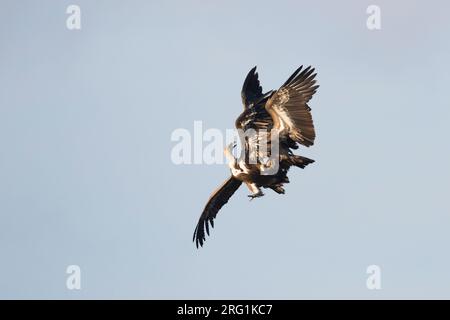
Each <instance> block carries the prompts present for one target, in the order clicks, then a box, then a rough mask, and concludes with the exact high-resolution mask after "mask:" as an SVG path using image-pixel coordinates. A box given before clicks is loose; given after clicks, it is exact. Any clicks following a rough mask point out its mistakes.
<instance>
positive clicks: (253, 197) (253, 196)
mask: <svg viewBox="0 0 450 320" xmlns="http://www.w3.org/2000/svg"><path fill="white" fill-rule="evenodd" d="M263 195H264V193H262V191H259V192H258V193H254V194H249V195H248V197H249V198H250V201H252V200H253V199H255V198H260V197H262V196H263Z"/></svg>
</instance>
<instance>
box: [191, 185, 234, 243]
mask: <svg viewBox="0 0 450 320" xmlns="http://www.w3.org/2000/svg"><path fill="white" fill-rule="evenodd" d="M241 184H242V182H241V181H239V180H237V179H236V178H234V177H230V178H228V180H226V181H225V182H224V183H223V184H222V185H221V186H220V187H219V188H218V189H217V190H216V191H214V193H213V194H212V195H211V197H210V198H209V200H208V203H207V204H206V206H205V208H204V209H203V213H202V215H201V216H200V219H199V220H198V224H197V227H196V228H195V231H194V237H193V239H192V241H195V244H196V246H197V248H198V245H199V244H200V246H203V242H205V240H206V237H205V229H206V233H207V234H208V235H209V223H211V226H212V227H213V228H214V219H215V218H216V215H217V212H219V210H220V208H222V207H223V206H224V205H225V203H227V202H228V200H229V199H230V198H231V196H232V195H233V194H234V193H235V192H236V190H237V189H238V188H239V187H240V185H241Z"/></svg>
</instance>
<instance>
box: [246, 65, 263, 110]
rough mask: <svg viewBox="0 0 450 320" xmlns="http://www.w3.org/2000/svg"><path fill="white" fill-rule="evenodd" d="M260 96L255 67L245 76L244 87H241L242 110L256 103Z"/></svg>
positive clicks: (260, 88) (260, 89)
mask: <svg viewBox="0 0 450 320" xmlns="http://www.w3.org/2000/svg"><path fill="white" fill-rule="evenodd" d="M262 96H263V93H262V87H261V85H260V84H259V80H258V73H257V72H256V66H255V67H254V68H253V69H252V70H250V72H249V73H248V74H247V77H246V78H245V80H244V85H243V86H242V91H241V97H242V104H243V105H244V108H248V107H249V106H251V105H252V104H254V103H255V102H257V101H258V100H259V99H260V98H261V97H262Z"/></svg>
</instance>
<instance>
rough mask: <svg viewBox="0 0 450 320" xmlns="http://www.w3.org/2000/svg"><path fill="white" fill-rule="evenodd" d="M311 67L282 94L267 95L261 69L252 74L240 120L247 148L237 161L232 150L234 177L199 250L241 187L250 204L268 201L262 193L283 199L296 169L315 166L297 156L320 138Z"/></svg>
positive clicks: (208, 209) (214, 200)
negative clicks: (314, 114) (311, 103)
mask: <svg viewBox="0 0 450 320" xmlns="http://www.w3.org/2000/svg"><path fill="white" fill-rule="evenodd" d="M315 77H316V73H314V68H312V67H311V66H309V67H307V68H305V69H304V68H303V66H301V67H300V68H298V69H297V70H296V71H295V72H294V73H293V74H292V75H291V76H290V77H289V79H287V81H286V82H285V83H284V84H283V85H282V86H281V87H280V88H279V89H278V90H271V91H269V92H267V93H263V91H262V87H261V85H260V83H259V79H258V73H257V72H256V67H254V68H253V69H251V70H250V72H249V73H248V75H247V77H246V78H245V81H244V85H243V86H242V92H241V97H242V104H243V105H244V111H243V112H242V113H241V114H240V116H239V117H238V118H237V119H236V123H235V125H236V128H237V130H238V132H239V138H240V142H241V145H242V151H241V156H240V157H239V158H236V157H234V156H233V153H232V152H233V150H234V148H235V147H236V143H233V144H230V145H228V146H227V147H226V148H225V150H224V153H225V156H226V157H227V159H228V166H229V167H230V171H231V176H230V177H229V178H228V179H227V180H226V181H225V182H224V183H223V184H222V185H221V186H220V187H219V188H218V189H217V190H216V191H214V192H213V194H212V195H211V196H210V198H209V200H208V202H207V203H206V206H205V208H204V209H203V212H202V214H201V216H200V219H199V221H198V224H197V227H196V228H195V231H194V237H193V241H195V244H196V246H197V248H198V247H199V245H200V246H203V243H204V242H205V240H206V236H205V232H206V233H207V234H208V235H209V225H211V227H214V219H215V218H216V215H217V213H218V212H219V210H220V209H221V208H222V207H223V206H224V205H225V204H226V203H227V202H228V200H229V199H230V198H231V196H232V195H233V194H234V193H235V191H236V190H237V189H238V188H239V187H240V186H241V184H242V183H244V184H246V185H247V187H248V188H249V190H250V192H251V194H250V195H249V197H250V200H252V199H254V198H258V197H261V196H263V195H264V193H263V192H262V190H261V188H269V189H272V190H273V191H275V192H276V193H279V194H284V192H285V190H284V188H283V185H284V184H285V183H289V179H288V177H287V173H288V170H289V168H290V167H291V166H296V167H299V168H302V169H303V168H305V167H306V166H307V165H308V164H310V163H313V162H314V160H312V159H308V158H306V157H302V156H299V155H296V154H294V153H293V151H292V150H293V149H298V147H299V144H300V145H303V146H306V147H310V146H312V145H313V144H314V139H315V137H316V134H315V131H314V124H313V120H312V117H311V108H310V107H309V105H308V102H309V101H310V100H311V98H312V96H313V95H314V93H315V92H316V90H317V88H318V87H319V86H318V85H316V80H314V78H315Z"/></svg>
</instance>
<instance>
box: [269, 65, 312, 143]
mask: <svg viewBox="0 0 450 320" xmlns="http://www.w3.org/2000/svg"><path fill="white" fill-rule="evenodd" d="M302 68H303V67H300V68H298V69H297V70H296V71H295V72H294V73H293V74H292V76H290V77H289V79H288V80H287V81H286V82H285V83H284V84H283V85H282V86H281V88H280V89H278V90H277V91H276V92H275V93H274V94H273V95H272V96H271V98H270V99H269V100H268V101H267V103H266V109H267V111H268V112H269V114H270V115H271V116H272V119H273V122H274V127H275V128H278V129H279V131H280V132H283V133H284V134H287V135H288V136H289V137H290V138H291V139H292V140H294V141H295V142H298V143H300V144H302V145H304V146H307V147H309V146H311V145H313V144H314V139H315V137H316V133H315V130H314V124H313V120H312V116H311V112H310V111H311V108H310V107H309V106H308V102H309V100H311V98H312V96H313V94H314V93H315V92H316V90H317V88H318V87H319V86H318V85H315V83H316V80H314V78H315V77H316V73H314V69H313V68H311V67H310V66H309V67H308V68H306V69H304V70H303V71H302Z"/></svg>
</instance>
